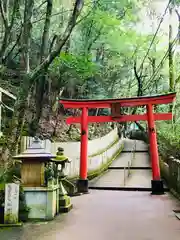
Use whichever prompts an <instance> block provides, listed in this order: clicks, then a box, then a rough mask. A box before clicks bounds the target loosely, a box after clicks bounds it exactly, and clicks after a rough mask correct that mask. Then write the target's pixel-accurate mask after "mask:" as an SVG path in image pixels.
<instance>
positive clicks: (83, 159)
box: [77, 107, 88, 193]
mask: <svg viewBox="0 0 180 240" xmlns="http://www.w3.org/2000/svg"><path fill="white" fill-rule="evenodd" d="M87 162H88V108H86V107H84V108H82V115H81V152H80V172H79V180H78V182H77V188H78V192H79V193H87V192H88V180H87Z"/></svg>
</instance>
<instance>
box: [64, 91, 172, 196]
mask: <svg viewBox="0 0 180 240" xmlns="http://www.w3.org/2000/svg"><path fill="white" fill-rule="evenodd" d="M175 97H176V93H170V94H166V95H156V96H143V97H134V98H122V99H107V100H67V99H61V100H59V101H60V103H61V104H63V106H64V107H65V108H75V109H78V108H79V109H82V115H81V117H69V118H67V120H66V123H67V124H73V123H80V124H81V153H80V173H79V174H80V176H79V180H78V182H77V188H78V192H80V193H87V192H88V179H87V162H88V161H87V160H88V148H87V147H88V123H96V122H129V121H132V122H134V121H148V133H149V142H150V159H151V164H152V178H153V180H152V181H151V186H152V193H153V194H163V193H164V189H163V182H162V180H161V176H160V168H159V156H158V147H157V138H156V130H155V121H159V120H171V119H172V113H154V111H153V107H154V105H158V104H169V103H172V102H173V101H174V99H175ZM138 106H146V109H147V113H146V114H142V115H122V114H121V107H138ZM89 108H110V109H111V116H88V109H89Z"/></svg>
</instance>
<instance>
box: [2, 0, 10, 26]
mask: <svg viewBox="0 0 180 240" xmlns="http://www.w3.org/2000/svg"><path fill="white" fill-rule="evenodd" d="M6 6H7V3H6ZM0 12H1V16H2V19H3V23H4V26H5V28H8V26H9V23H8V18H7V13H6V12H5V9H4V3H3V0H0Z"/></svg>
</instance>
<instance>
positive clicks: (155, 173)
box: [147, 104, 164, 194]
mask: <svg viewBox="0 0 180 240" xmlns="http://www.w3.org/2000/svg"><path fill="white" fill-rule="evenodd" d="M147 115H148V133H149V143H150V158H151V164H152V178H153V180H152V181H151V184H152V193H153V194H164V189H163V182H162V180H161V177H160V167H159V155H158V146H157V137H156V129H155V121H154V113H153V106H152V104H148V105H147Z"/></svg>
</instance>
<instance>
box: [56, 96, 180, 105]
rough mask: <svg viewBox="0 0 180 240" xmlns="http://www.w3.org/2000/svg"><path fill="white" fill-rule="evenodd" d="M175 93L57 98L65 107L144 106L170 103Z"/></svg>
mask: <svg viewBox="0 0 180 240" xmlns="http://www.w3.org/2000/svg"><path fill="white" fill-rule="evenodd" d="M175 96H176V94H175V93H171V94H167V95H159V96H154V97H152V96H150V97H138V98H122V99H107V100H86V101H85V100H63V99H62V100H59V102H60V103H61V104H63V105H64V107H65V108H83V107H87V108H111V105H112V103H120V104H121V106H122V107H135V106H144V105H148V104H153V105H154V104H155V105H157V104H168V103H172V102H173V100H174V99H175Z"/></svg>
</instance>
